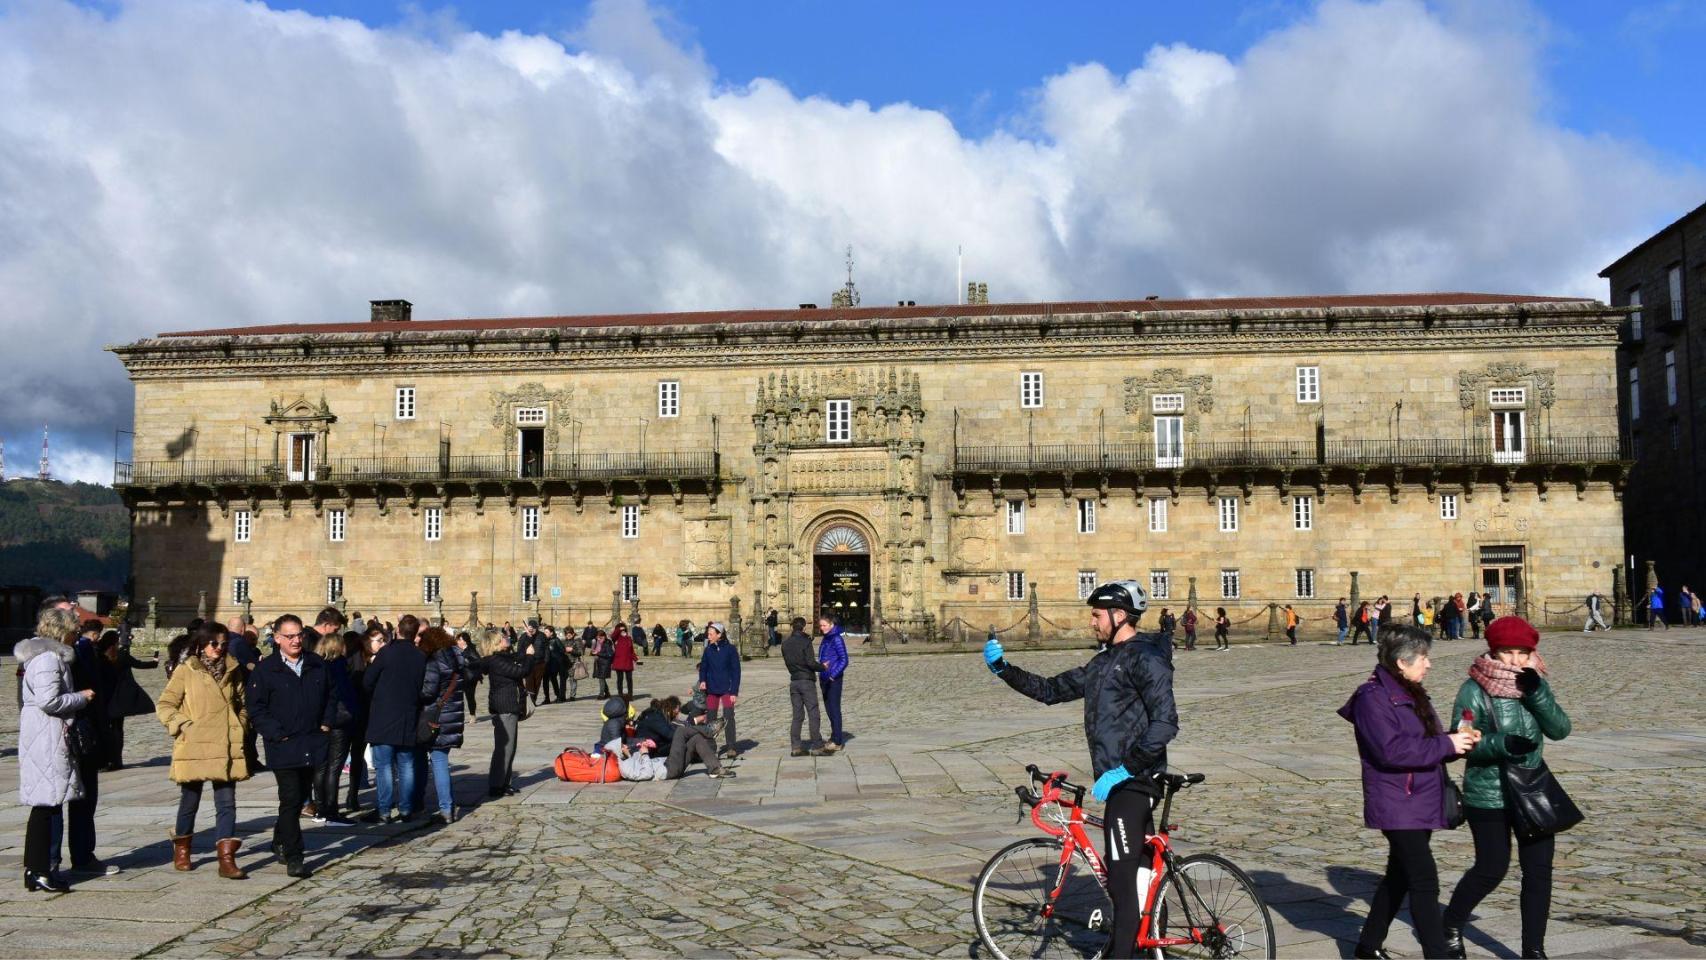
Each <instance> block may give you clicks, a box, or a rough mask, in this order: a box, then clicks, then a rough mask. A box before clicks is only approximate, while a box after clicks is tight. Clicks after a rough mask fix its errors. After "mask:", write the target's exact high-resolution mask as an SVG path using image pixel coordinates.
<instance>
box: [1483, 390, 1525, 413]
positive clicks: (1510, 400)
mask: <svg viewBox="0 0 1706 960" xmlns="http://www.w3.org/2000/svg"><path fill="white" fill-rule="evenodd" d="M1526 403H1528V390H1527V389H1526V388H1524V387H1494V388H1493V389H1491V390H1488V391H1487V404H1488V405H1489V406H1491V407H1493V408H1495V409H1498V408H1508V407H1520V406H1523V405H1524V404H1526Z"/></svg>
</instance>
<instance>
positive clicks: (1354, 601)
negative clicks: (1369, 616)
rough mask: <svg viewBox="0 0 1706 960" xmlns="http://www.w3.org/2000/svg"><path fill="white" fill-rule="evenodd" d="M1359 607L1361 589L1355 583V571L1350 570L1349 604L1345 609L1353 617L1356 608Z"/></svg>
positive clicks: (1360, 603)
mask: <svg viewBox="0 0 1706 960" xmlns="http://www.w3.org/2000/svg"><path fill="white" fill-rule="evenodd" d="M1361 605H1362V587H1361V586H1360V585H1358V583H1357V572H1356V571H1355V570H1352V571H1351V604H1350V606H1349V607H1347V608H1346V609H1348V610H1349V611H1350V612H1351V613H1352V614H1353V615H1354V614H1355V613H1356V609H1357V607H1359V606H1361Z"/></svg>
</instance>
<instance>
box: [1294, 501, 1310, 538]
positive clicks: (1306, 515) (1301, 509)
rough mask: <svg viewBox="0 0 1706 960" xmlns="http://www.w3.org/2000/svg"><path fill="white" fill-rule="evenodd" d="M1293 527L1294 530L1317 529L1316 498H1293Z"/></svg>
mask: <svg viewBox="0 0 1706 960" xmlns="http://www.w3.org/2000/svg"><path fill="white" fill-rule="evenodd" d="M1291 526H1292V529H1294V530H1313V529H1315V498H1314V497H1292V498H1291Z"/></svg>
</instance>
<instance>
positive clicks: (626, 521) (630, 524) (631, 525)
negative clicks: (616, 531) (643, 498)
mask: <svg viewBox="0 0 1706 960" xmlns="http://www.w3.org/2000/svg"><path fill="white" fill-rule="evenodd" d="M639 535H640V508H639V506H638V505H637V504H632V503H630V504H626V505H624V506H623V507H622V539H624V540H633V539H635V538H637V537H638V536H639Z"/></svg>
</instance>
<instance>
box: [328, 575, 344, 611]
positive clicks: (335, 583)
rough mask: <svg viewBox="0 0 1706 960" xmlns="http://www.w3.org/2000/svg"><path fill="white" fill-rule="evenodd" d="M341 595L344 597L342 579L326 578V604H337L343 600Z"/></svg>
mask: <svg viewBox="0 0 1706 960" xmlns="http://www.w3.org/2000/svg"><path fill="white" fill-rule="evenodd" d="M343 595H344V578H343V577H327V578H326V602H327V603H329V604H331V603H337V602H338V601H339V600H340V599H342V598H343Z"/></svg>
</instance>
